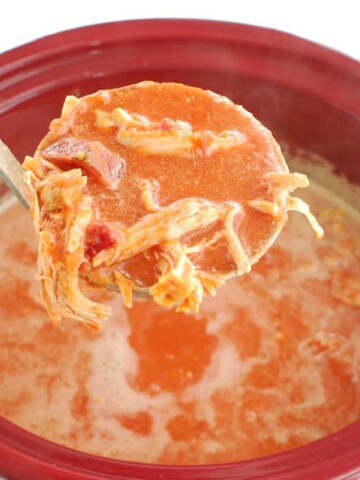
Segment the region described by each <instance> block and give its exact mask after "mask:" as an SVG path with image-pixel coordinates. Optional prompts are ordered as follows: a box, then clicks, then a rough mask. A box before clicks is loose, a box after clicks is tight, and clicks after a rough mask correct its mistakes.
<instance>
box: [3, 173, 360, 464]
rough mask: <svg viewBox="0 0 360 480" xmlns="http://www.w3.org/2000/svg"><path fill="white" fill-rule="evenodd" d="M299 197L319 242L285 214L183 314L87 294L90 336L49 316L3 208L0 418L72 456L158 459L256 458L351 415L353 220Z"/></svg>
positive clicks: (28, 243) (32, 258)
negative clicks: (249, 257)
mask: <svg viewBox="0 0 360 480" xmlns="http://www.w3.org/2000/svg"><path fill="white" fill-rule="evenodd" d="M310 179H311V180H312V178H311V174H310ZM303 198H304V199H305V200H306V201H307V202H308V203H309V204H311V205H312V207H313V210H314V214H315V215H317V217H318V220H319V222H320V223H321V224H322V226H323V227H324V229H325V236H324V239H323V240H322V241H321V242H319V241H318V240H316V239H315V238H314V235H313V232H312V231H311V229H310V228H309V227H308V225H307V224H306V219H305V218H304V217H303V216H301V215H298V214H293V215H292V216H291V217H290V219H289V221H288V223H287V225H286V226H285V228H284V230H283V232H282V234H281V235H280V237H279V239H278V240H277V243H276V244H275V246H273V248H272V249H271V250H270V251H269V252H268V253H267V254H266V255H265V257H264V258H263V259H262V260H261V261H260V262H259V263H258V264H257V265H255V266H254V267H253V270H252V272H251V274H249V275H244V276H242V277H240V278H237V279H235V280H232V281H230V282H229V283H228V284H227V285H226V286H224V287H222V288H221V289H219V292H218V295H217V297H216V298H209V297H207V298H206V299H205V301H204V302H203V304H202V307H201V309H200V313H198V314H185V313H182V312H181V313H176V312H175V311H173V310H169V309H165V308H164V307H160V306H158V305H156V304H155V303H153V302H152V301H141V300H135V301H134V306H133V308H132V309H126V308H125V307H124V306H123V304H122V300H121V297H120V296H119V295H118V294H112V293H109V292H106V291H103V292H102V291H95V290H94V291H91V290H89V291H87V292H86V294H87V295H89V296H90V297H91V298H92V299H93V300H95V301H99V302H104V303H106V304H107V305H109V306H111V307H112V312H113V313H112V317H111V318H110V319H109V320H108V322H107V323H106V324H104V327H103V329H102V330H101V331H98V332H94V331H91V330H89V329H88V328H85V327H84V326H83V325H81V324H77V323H74V322H72V321H71V320H64V321H63V322H62V323H61V324H60V325H58V326H54V325H53V324H52V323H51V322H50V321H49V319H48V317H47V314H46V313H45V310H44V307H43V306H42V303H41V301H40V300H39V296H38V289H37V282H36V280H35V274H36V265H35V263H36V257H37V254H36V248H37V237H36V234H35V232H34V229H33V225H32V221H31V219H30V217H29V215H28V213H27V212H25V211H23V210H22V208H21V207H20V206H19V205H16V204H14V203H13V204H11V205H10V204H8V206H6V205H5V204H4V205H3V208H2V211H1V216H0V218H1V222H2V225H3V228H2V229H1V231H0V240H1V246H2V248H1V251H0V289H1V301H0V331H1V349H0V377H1V390H0V414H1V415H3V416H4V417H6V418H7V419H9V420H10V421H12V422H14V423H16V424H17V425H20V426H21V427H23V428H25V429H27V430H29V431H31V432H33V433H35V434H37V435H40V436H41V437H44V438H47V439H49V440H52V441H54V442H56V443H59V444H61V445H65V446H68V447H70V448H73V449H76V450H81V451H85V452H90V453H93V454H96V455H100V456H107V457H112V458H117V459H123V460H131V461H141V462H151V463H160V464H208V463H217V462H230V461H236V460H243V459H249V458H254V457H259V456H262V455H267V454H271V453H275V452H279V451H283V450H286V449H290V448H294V447H296V446H299V445H302V444H305V443H308V442H311V441H313V440H316V439H319V438H321V437H324V436H326V435H328V434H330V433H332V432H335V431H337V430H339V429H341V428H342V427H344V426H346V425H348V424H350V423H352V422H354V421H357V420H359V418H360V377H359V365H360V308H359V307H360V294H359V291H360V288H359V285H360V274H359V272H360V215H359V212H358V211H356V210H355V209H354V208H352V206H351V204H350V203H347V202H346V201H345V200H343V199H341V198H340V197H339V196H336V195H335V194H334V193H333V192H332V191H331V190H329V189H327V188H325V187H323V186H321V185H319V184H317V183H316V181H312V183H311V186H310V187H309V189H308V191H307V192H306V193H305V194H304V195H303Z"/></svg>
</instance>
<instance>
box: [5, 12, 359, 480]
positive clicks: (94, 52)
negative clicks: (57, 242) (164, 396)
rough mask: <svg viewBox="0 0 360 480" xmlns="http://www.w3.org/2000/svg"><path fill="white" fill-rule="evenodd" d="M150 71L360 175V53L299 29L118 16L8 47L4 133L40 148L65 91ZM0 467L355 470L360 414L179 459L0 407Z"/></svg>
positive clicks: (22, 145)
mask: <svg viewBox="0 0 360 480" xmlns="http://www.w3.org/2000/svg"><path fill="white" fill-rule="evenodd" d="M146 79H147V80H158V81H177V82H182V83H185V84H189V85H195V86H199V87H202V88H208V89H211V90H214V91H215V92H219V93H221V94H224V95H226V96H228V97H230V98H231V99H233V100H234V101H235V102H237V103H240V104H242V105H244V106H245V108H247V109H248V110H250V111H252V112H253V113H254V114H255V115H256V116H257V117H258V118H259V119H260V120H261V121H262V122H263V123H264V124H265V125H267V126H268V127H269V128H270V129H271V130H272V131H273V133H274V135H275V137H276V138H278V139H279V140H280V141H281V140H283V141H286V142H287V143H289V144H290V145H292V146H294V147H301V148H304V149H306V150H310V151H312V152H316V153H319V154H321V155H323V156H324V157H326V158H328V159H329V160H330V161H332V162H333V163H334V164H335V165H336V167H337V169H338V171H340V172H342V173H343V174H344V175H346V176H347V177H348V178H349V179H350V180H352V181H354V182H358V183H360V64H359V63H358V62H356V61H355V60H352V59H350V58H347V57H345V56H344V55H342V54H340V53H338V52H336V51H333V50H329V49H327V48H324V47H322V46H319V45H316V44H314V43H311V42H308V41H305V40H302V39H300V38H297V37H294V36H292V35H288V34H285V33H282V32H277V31H274V30H270V29H265V28H259V27H252V26H248V25H239V24H232V23H224V22H211V21H201V20H139V21H130V22H116V23H110V24H105V25H95V26H90V27H85V28H80V29H75V30H71V31H67V32H63V33H59V34H56V35H52V36H50V37H46V38H43V39H40V40H37V41H35V42H33V43H30V44H28V45H24V46H22V47H19V48H16V49H14V50H12V51H9V52H6V53H4V54H2V55H0V136H1V137H2V138H3V140H4V141H5V142H6V143H7V144H8V145H9V146H10V147H11V149H12V150H13V151H14V153H15V154H16V155H17V156H18V157H19V158H22V157H23V156H24V155H25V154H26V153H28V152H33V151H34V149H35V147H36V145H37V143H38V141H39V139H40V138H41V137H42V136H43V134H44V132H45V131H46V130H47V127H48V124H49V121H50V119H52V118H54V117H56V116H57V115H58V114H59V110H60V107H61V104H62V102H63V99H64V97H65V95H68V94H74V95H77V96H79V95H84V94H87V93H90V92H93V91H96V90H98V89H100V88H102V89H103V88H112V87H119V86H121V85H126V84H130V83H134V82H138V81H140V80H146ZM0 302H1V300H0ZM9 361H10V360H9ZM359 408H360V406H359ZM0 474H2V475H4V476H5V477H6V478H9V479H14V480H43V479H44V480H51V479H58V480H64V479H72V480H85V479H94V480H95V479H118V480H135V479H136V480H212V479H218V480H220V479H221V480H230V479H231V480H240V479H246V480H251V479H274V480H275V479H289V480H291V479H299V480H303V479H305V478H306V479H308V480H311V479H314V480H324V479H349V480H350V479H357V478H360V422H358V423H355V424H353V425H350V426H349V427H347V428H345V429H343V430H341V431H340V432H338V433H336V434H334V435H331V436H329V437H327V438H325V439H323V440H319V441H316V442H313V443H311V444H309V445H306V446H304V447H300V448H297V449H294V450H291V451H288V452H284V453H281V454H278V455H273V456H270V457H264V458H260V459H255V460H249V461H244V462H238V463H231V464H223V465H209V466H194V467H192V466H189V467H176V466H160V465H147V464H140V463H129V462H121V461H116V460H110V459H107V458H100V457H96V456H92V455H87V454H84V453H80V452H77V451H73V450H70V449H67V448H64V447H61V446H59V445H55V444H53V443H51V442H48V441H46V440H43V439H41V438H39V437H37V436H35V435H32V434H31V433H28V432H26V431H25V430H23V429H21V428H19V427H17V426H15V425H13V424H11V423H9V422H8V421H6V420H5V419H1V418H0Z"/></svg>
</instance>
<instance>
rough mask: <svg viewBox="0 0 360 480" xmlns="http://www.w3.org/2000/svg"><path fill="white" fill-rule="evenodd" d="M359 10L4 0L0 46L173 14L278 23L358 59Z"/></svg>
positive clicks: (348, 1)
mask: <svg viewBox="0 0 360 480" xmlns="http://www.w3.org/2000/svg"><path fill="white" fill-rule="evenodd" d="M359 10H360V1H359V0H341V1H339V0H300V1H299V0H282V1H281V0H246V1H244V0H232V1H230V0H200V1H199V0H166V1H164V0H162V1H160V0H147V1H146V0H145V1H140V0H87V1H82V0H81V1H80V0H53V1H51V0H47V1H40V0H4V2H2V3H1V7H0V52H3V51H5V50H8V49H10V48H13V47H16V46H18V45H21V44H23V43H26V42H29V41H31V40H34V39H36V38H38V37H41V36H44V35H47V34H50V33H55V32H57V31H60V30H66V29H69V28H73V27H77V26H82V25H89V24H93V23H102V22H109V21H115V20H126V19H135V18H165V17H175V18H207V19H215V20H228V21H234V22H242V23H249V24H253V25H261V26H267V27H272V28H277V29H279V30H283V31H287V32H290V33H294V34H296V35H299V36H301V37H304V38H307V39H309V40H313V41H316V42H318V43H322V44H325V45H327V46H330V47H332V48H335V49H337V50H340V51H342V52H344V53H347V54H348V55H350V56H352V57H355V58H356V59H358V60H360V13H359ZM0 63H1V58H0Z"/></svg>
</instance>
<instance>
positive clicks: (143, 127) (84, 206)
mask: <svg viewBox="0 0 360 480" xmlns="http://www.w3.org/2000/svg"><path fill="white" fill-rule="evenodd" d="M79 105H80V104H79V100H77V99H76V98H75V97H69V98H68V99H67V101H66V102H65V104H64V107H63V113H62V117H61V118H60V119H59V120H55V121H54V122H53V123H52V125H53V126H54V128H55V130H57V132H60V133H59V135H60V137H57V138H55V137H56V136H54V137H51V139H52V142H50V144H46V142H45V143H44V144H40V147H41V146H42V145H43V148H42V147H41V148H40V149H39V150H38V151H37V153H36V155H35V157H34V158H31V157H27V158H26V159H25V162H24V164H23V166H24V169H25V174H24V178H25V183H26V186H27V193H28V200H29V203H30V206H31V213H32V216H33V219H34V223H35V226H36V228H37V230H38V233H39V238H40V246H39V260H38V264H39V279H40V286H41V295H42V298H43V301H44V302H45V304H46V307H47V310H48V313H49V315H50V317H51V319H52V320H53V321H54V322H55V323H58V322H59V321H60V320H61V319H62V318H71V319H73V320H76V321H80V322H84V323H86V324H87V325H89V326H91V327H93V328H100V327H101V325H102V322H103V321H104V320H106V319H107V318H108V317H109V315H110V313H111V309H110V308H109V307H107V306H105V305H102V304H99V303H96V302H93V301H91V300H89V299H88V298H87V297H86V296H85V294H84V292H83V291H82V289H81V284H82V282H84V281H85V282H87V283H89V284H95V285H98V286H102V287H105V288H117V289H118V290H119V291H120V292H121V294H122V296H123V299H124V304H125V305H126V306H127V307H129V308H130V307H131V306H132V301H133V294H134V291H136V290H138V289H139V286H138V285H137V284H135V282H134V281H133V279H131V278H129V277H128V275H127V274H124V273H123V272H122V271H121V268H119V264H121V262H124V261H127V260H130V259H133V258H134V257H136V256H138V255H141V254H146V252H148V251H150V250H151V249H156V265H155V269H156V281H155V282H154V284H153V285H151V286H150V288H149V292H150V294H151V295H152V297H153V299H154V301H155V302H157V303H158V304H160V305H163V306H166V307H174V308H176V310H177V311H184V312H188V311H195V312H198V311H199V307H200V304H201V302H202V300H203V297H204V295H207V294H209V295H215V294H216V288H218V287H220V286H221V285H223V284H224V283H225V278H224V276H223V275H220V274H218V273H214V272H209V271H204V270H202V269H201V268H199V266H198V265H196V264H195V263H194V261H193V260H192V258H193V255H197V254H201V253H202V252H204V251H205V250H206V249H210V248H213V246H214V245H218V244H219V242H220V243H221V245H222V246H223V247H225V248H226V249H227V251H228V255H229V258H231V259H232V261H233V263H234V264H235V266H236V273H237V274H238V275H242V274H244V273H247V272H249V271H250V269H251V264H252V257H251V254H250V252H249V248H248V245H247V244H245V243H243V240H242V238H241V236H240V235H239V231H241V226H242V222H243V220H244V218H245V215H246V209H245V206H243V205H241V204H240V203H238V202H230V201H229V202H213V201H209V200H206V199H204V198H198V197H196V198H181V199H179V200H177V201H174V202H172V203H170V204H168V205H166V206H162V205H161V202H160V199H159V190H160V185H159V183H158V181H157V180H155V179H152V178H138V179H137V182H138V183H137V185H138V188H139V201H140V202H142V204H143V207H144V208H145V210H146V214H145V215H143V216H142V217H141V218H140V219H139V220H138V221H137V222H135V223H133V224H131V225H128V226H125V225H124V224H122V223H119V222H111V221H105V220H104V219H103V218H101V216H99V212H98V210H97V208H96V206H95V204H94V201H93V198H92V196H91V194H90V190H89V188H88V179H95V180H93V181H96V182H97V183H99V184H100V185H102V186H104V187H106V188H108V189H110V190H111V189H112V190H114V189H121V188H122V186H121V181H122V178H123V177H124V175H125V161H124V160H123V159H122V158H121V157H120V156H119V155H117V154H115V153H113V152H112V151H111V150H109V149H108V148H106V147H105V146H104V145H102V143H100V142H99V141H97V140H80V139H78V138H75V137H74V136H73V135H72V131H71V129H70V127H69V125H71V118H72V117H71V115H72V112H73V111H74V110H76V109H77V108H79ZM96 122H97V126H98V127H99V128H100V129H105V128H111V129H112V132H114V131H115V141H118V142H119V144H121V145H122V146H126V147H129V148H131V149H134V150H136V151H138V150H140V151H143V152H147V153H149V152H150V153H159V154H162V155H163V154H169V155H173V154H182V153H184V152H189V151H191V152H192V151H194V152H197V154H199V155H211V154H212V153H213V152H214V151H225V150H226V149H229V148H232V147H233V146H236V145H240V144H242V143H244V142H246V136H245V135H243V134H242V133H240V132H238V131H232V130H224V131H222V132H220V133H219V134H214V133H213V132H210V131H208V130H205V131H193V129H192V126H191V125H190V124H189V123H187V122H184V121H180V120H171V119H169V118H163V120H162V121H161V122H152V121H151V120H150V119H149V118H148V117H146V116H143V115H138V114H136V113H129V112H127V111H126V110H124V109H123V108H115V109H114V110H113V111H112V112H105V111H103V110H99V109H98V110H97V111H96ZM112 134H113V135H114V133H112ZM264 182H266V185H268V186H269V189H270V190H271V192H272V197H271V198H273V201H269V200H265V199H262V198H254V199H252V200H250V201H248V204H247V205H248V206H249V207H251V208H253V209H255V210H257V211H259V212H261V213H264V214H266V215H271V216H273V217H278V216H279V215H286V212H287V211H288V210H297V211H300V212H302V213H303V214H304V215H306V217H307V218H308V219H309V221H310V224H311V225H312V227H313V228H314V231H315V233H316V235H317V236H318V237H321V236H322V234H323V231H322V229H321V227H320V226H319V224H318V223H317V221H316V219H315V217H314V216H313V215H312V214H311V213H310V210H309V207H308V206H307V204H306V203H305V202H303V201H301V200H300V199H298V198H291V197H290V195H289V194H290V193H291V192H292V191H293V190H295V189H296V188H303V187H305V186H307V185H308V180H307V178H306V176H304V175H301V174H297V173H295V174H290V173H286V172H283V173H281V172H275V171H274V172H268V173H267V174H266V175H265V176H264ZM215 227H216V228H215ZM209 229H210V231H211V232H212V233H211V235H209V236H207V235H205V234H204V235H202V236H201V235H200V237H198V238H200V240H199V241H198V242H197V243H196V242H192V243H191V245H188V244H187V243H186V242H185V241H184V238H185V237H187V236H189V235H192V234H199V233H200V234H201V233H202V232H207V231H208V230H209ZM214 229H215V230H214ZM209 237H210V238H209ZM196 238H197V237H196Z"/></svg>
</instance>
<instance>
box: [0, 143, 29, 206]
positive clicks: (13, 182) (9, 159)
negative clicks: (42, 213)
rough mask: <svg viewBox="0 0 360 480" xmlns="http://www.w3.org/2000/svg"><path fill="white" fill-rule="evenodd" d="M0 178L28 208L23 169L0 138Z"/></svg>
mask: <svg viewBox="0 0 360 480" xmlns="http://www.w3.org/2000/svg"><path fill="white" fill-rule="evenodd" d="M0 179H2V180H3V181H4V182H5V184H6V185H7V186H8V187H9V188H10V190H11V191H12V192H13V193H14V194H15V195H16V197H17V199H18V200H19V202H20V203H21V204H22V205H23V206H24V207H25V208H26V209H28V208H29V204H28V201H27V200H26V195H25V185H24V180H23V170H22V168H21V165H20V163H19V162H18V160H17V159H16V157H15V156H14V155H13V154H12V153H11V151H10V150H9V148H8V147H7V146H6V145H5V143H4V142H3V141H2V140H1V139H0Z"/></svg>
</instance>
